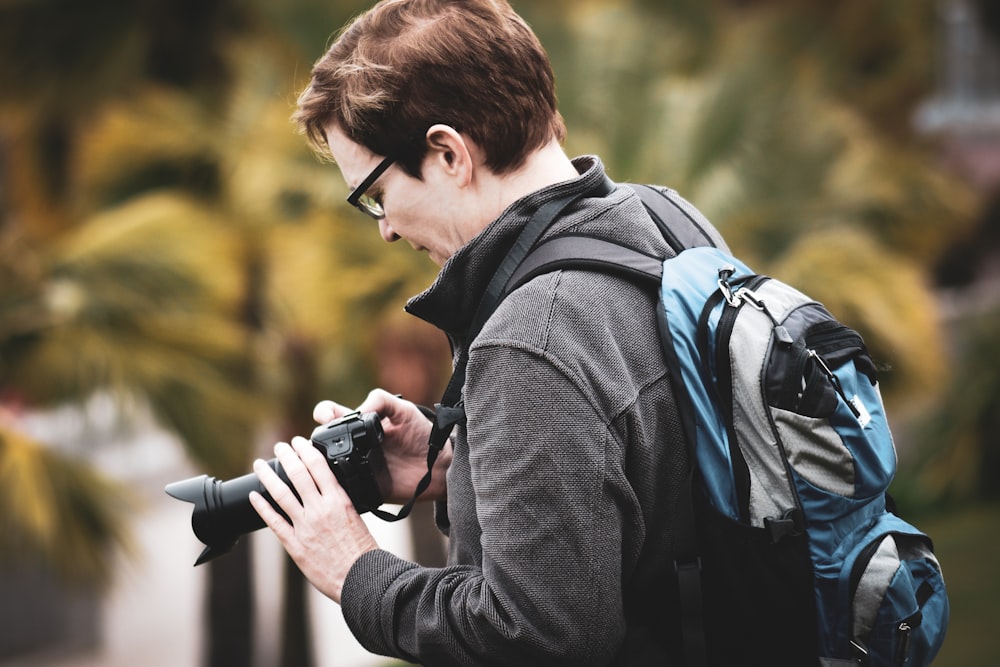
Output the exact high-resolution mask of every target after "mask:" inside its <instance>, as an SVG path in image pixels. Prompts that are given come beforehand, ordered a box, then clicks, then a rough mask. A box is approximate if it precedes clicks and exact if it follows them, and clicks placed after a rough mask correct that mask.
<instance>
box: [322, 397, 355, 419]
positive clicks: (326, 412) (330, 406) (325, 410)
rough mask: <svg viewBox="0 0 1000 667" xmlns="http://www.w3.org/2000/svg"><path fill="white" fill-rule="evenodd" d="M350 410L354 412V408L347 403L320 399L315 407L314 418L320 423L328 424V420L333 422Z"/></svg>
mask: <svg viewBox="0 0 1000 667" xmlns="http://www.w3.org/2000/svg"><path fill="white" fill-rule="evenodd" d="M350 412H354V410H352V409H351V408H349V407H347V406H346V405H341V404H340V403H335V402H333V401H320V402H319V403H317V404H316V407H314V408H313V419H315V420H316V422H317V423H319V424H326V423H327V422H332V421H333V420H334V419H340V418H341V417H343V416H344V415H346V414H348V413H350Z"/></svg>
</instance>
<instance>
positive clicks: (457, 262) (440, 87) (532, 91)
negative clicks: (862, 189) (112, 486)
mask: <svg viewBox="0 0 1000 667" xmlns="http://www.w3.org/2000/svg"><path fill="white" fill-rule="evenodd" d="M297 120H298V122H299V123H300V125H301V127H302V128H303V130H304V132H305V133H306V134H307V136H308V137H309V139H310V140H311V142H312V143H313V144H314V146H315V147H317V148H318V149H320V150H323V151H328V152H329V154H330V155H331V156H332V158H333V160H334V161H335V162H336V164H337V165H338V166H339V168H340V170H341V172H342V174H343V176H344V179H345V180H346V182H347V184H348V186H349V187H351V188H352V189H353V192H352V194H351V196H350V197H349V201H350V202H351V203H353V204H354V205H355V206H357V207H358V208H359V209H361V210H362V211H363V212H365V213H366V214H368V215H369V216H370V217H371V218H374V219H375V220H377V224H378V226H379V231H380V233H381V235H382V237H383V238H384V239H385V240H386V241H389V242H392V241H395V240H398V239H403V240H405V241H407V242H408V243H409V244H410V245H412V246H413V247H414V248H415V249H416V250H420V251H425V252H427V254H428V255H429V257H430V258H431V260H433V261H434V262H435V263H437V264H438V265H440V266H441V271H440V274H439V275H438V277H437V280H436V281H435V283H434V284H433V285H432V286H431V287H430V288H429V289H428V290H427V291H426V292H424V293H422V294H420V295H418V296H417V297H415V298H413V299H412V300H411V301H410V302H409V304H408V305H407V310H408V311H409V312H410V313H411V314H413V315H416V316H417V317H420V318H423V319H425V320H427V321H429V322H431V323H432V324H434V325H436V326H437V327H438V328H440V329H442V330H443V331H444V332H446V333H447V334H448V336H449V337H450V340H451V342H452V345H453V347H454V349H455V351H456V353H458V354H460V353H461V352H462V351H463V350H466V351H467V352H468V370H467V373H466V380H465V384H464V387H463V398H464V407H465V413H466V423H465V424H464V425H459V426H458V428H456V430H455V432H454V434H453V437H452V439H451V442H450V444H449V445H448V446H447V447H446V448H445V450H444V451H443V452H442V454H441V456H439V457H438V459H437V462H436V463H435V465H434V470H433V475H432V483H431V486H430V487H429V488H428V489H427V490H426V491H425V492H424V493H423V494H422V496H421V498H422V499H430V500H435V501H437V522H438V525H439V526H440V528H441V529H442V530H443V531H444V532H445V533H446V534H447V535H448V537H449V562H448V566H447V567H445V568H440V569H431V568H424V567H420V566H418V565H417V564H414V563H411V562H407V561H405V560H403V559H401V558H399V557H397V556H394V555H392V554H390V553H387V552H385V551H383V550H380V549H379V548H378V545H377V544H376V542H375V540H374V539H373V538H372V536H371V534H370V533H369V532H368V530H367V528H366V526H365V524H364V522H363V521H362V520H361V518H360V517H359V516H358V514H357V513H356V512H355V511H354V509H353V507H352V505H351V502H350V499H349V498H348V497H347V495H346V493H345V492H344V491H343V490H342V489H341V488H340V487H339V485H338V484H337V482H336V479H335V477H334V476H333V475H332V473H331V472H330V470H329V468H328V467H327V464H326V462H325V460H324V459H322V458H321V457H320V455H319V454H318V452H317V451H316V450H315V449H314V448H313V447H312V446H311V445H310V444H309V442H308V441H307V440H305V439H301V438H296V439H295V440H294V441H293V442H292V443H291V444H290V445H289V444H285V443H279V444H278V445H277V446H276V447H275V453H276V455H277V456H278V458H279V459H280V462H281V464H282V466H283V467H284V469H285V470H286V471H287V473H288V475H289V478H290V479H291V481H292V483H293V485H294V487H295V490H296V492H297V494H298V496H299V497H300V498H301V501H300V500H299V499H297V498H296V496H295V495H293V493H292V491H291V489H290V488H289V487H288V486H286V485H285V484H284V483H282V482H281V481H280V480H279V479H278V478H277V476H276V475H274V473H273V472H272V471H271V470H270V469H269V468H268V467H267V466H266V465H262V464H261V463H260V462H258V463H257V464H255V470H256V472H257V474H258V475H259V476H260V478H261V480H262V482H263V484H264V485H265V487H266V488H267V489H268V491H269V492H270V493H271V495H272V496H273V497H274V499H275V501H276V502H277V503H278V504H279V505H280V506H281V507H282V508H283V510H284V511H285V513H286V514H287V515H288V517H289V519H290V520H291V522H290V523H289V521H287V520H285V519H284V518H282V517H281V516H280V515H279V514H278V513H277V512H276V511H274V509H272V508H271V507H270V505H269V504H268V503H267V502H266V501H264V500H263V499H262V498H261V497H260V496H259V495H256V494H255V495H254V496H253V497H252V499H251V500H252V502H253V505H254V507H255V508H256V510H257V511H258V512H259V513H260V515H261V516H262V517H263V519H264V520H265V521H266V522H267V524H268V526H269V527H270V528H271V529H272V530H273V531H274V533H275V534H276V535H277V537H278V539H279V540H280V541H281V543H282V544H283V546H284V547H285V548H286V550H287V551H288V553H289V554H290V555H291V557H292V558H293V559H294V560H295V562H296V563H297V564H298V566H299V567H300V568H301V569H302V571H303V573H304V574H305V575H306V577H307V578H308V579H309V580H310V581H311V582H312V583H313V584H314V585H315V586H316V587H317V588H318V589H319V590H320V591H322V592H323V593H325V594H326V595H328V596H329V597H330V598H332V599H333V600H334V601H336V602H338V603H340V604H341V605H342V607H343V612H344V616H345V618H346V620H347V623H348V624H349V626H350V628H351V629H352V631H353V632H354V634H355V635H356V637H357V638H358V640H359V641H360V642H361V643H362V644H363V645H364V646H365V647H366V648H368V649H369V650H371V651H373V652H375V653H379V654H384V655H390V656H397V657H400V658H403V659H406V660H410V661H414V662H419V663H422V664H427V665H511V664H518V665H574V666H578V665H605V664H618V665H642V664H665V663H668V662H670V661H671V660H673V659H676V656H677V655H678V654H679V647H678V645H677V644H678V641H679V640H678V636H679V635H678V631H677V627H678V624H677V622H676V620H677V619H676V618H675V616H676V600H675V597H676V590H675V587H676V584H675V583H674V577H673V574H674V573H673V567H672V560H671V557H670V553H671V546H672V545H671V535H670V531H669V528H668V527H669V516H670V513H671V510H672V508H673V506H674V504H675V502H676V496H677V492H678V486H679V484H678V483H676V480H679V479H680V477H681V476H682V475H683V472H684V470H685V469H686V467H687V462H686V460H685V455H684V448H683V447H682V446H671V445H672V443H671V440H672V439H673V440H674V442H676V441H677V440H678V439H679V438H681V433H680V431H679V427H678V417H677V408H676V404H675V401H674V399H673V396H672V393H671V390H670V384H669V379H668V377H667V374H666V370H665V362H664V359H663V357H662V353H661V350H660V347H659V343H658V341H657V340H656V338H655V336H650V335H649V332H650V331H655V327H656V323H655V309H654V304H655V295H653V294H652V293H650V292H649V291H648V290H646V289H644V288H641V287H639V286H638V285H635V284H632V283H631V282H629V281H628V280H625V279H623V278H620V277H614V276H611V275H605V274H603V273H596V272H587V271H569V270H566V271H556V272H552V273H548V274H545V275H542V276H539V277H537V278H535V279H533V280H531V281H530V282H528V283H527V284H525V285H524V286H523V287H521V288H519V289H518V290H516V291H515V292H514V293H512V294H511V295H510V296H509V297H508V298H506V299H505V300H504V301H503V302H502V304H501V305H500V307H499V308H498V309H497V310H496V312H495V313H494V314H493V315H492V316H491V317H490V318H489V320H488V321H487V322H486V324H485V326H484V327H483V329H482V331H481V333H480V334H479V335H478V336H476V337H475V340H468V339H467V338H468V336H467V332H468V329H469V325H470V322H471V321H472V319H473V316H474V314H475V312H476V308H477V306H478V304H479V301H480V298H481V296H482V294H483V292H484V290H485V287H486V285H487V283H488V282H489V280H490V278H491V277H492V276H493V274H494V272H495V271H496V269H497V267H498V266H499V265H500V263H501V262H502V260H503V258H504V257H505V255H506V254H507V252H508V250H509V249H510V248H511V246H512V245H513V244H514V241H515V239H516V237H517V235H518V233H519V232H520V231H521V230H522V229H523V228H524V226H525V225H526V224H527V223H528V221H529V220H531V218H532V217H533V215H534V214H535V213H536V212H537V211H538V209H539V208H540V207H542V206H543V205H544V204H546V203H548V202H551V201H553V200H555V199H557V198H559V197H561V196H563V195H566V194H572V193H575V194H579V195H581V196H580V198H579V199H578V200H576V201H575V202H574V203H573V204H571V205H570V206H569V208H567V209H566V210H565V211H564V213H563V214H562V215H561V216H559V217H558V219H557V220H556V221H555V223H554V224H553V225H552V227H551V228H550V229H549V230H548V231H547V232H546V236H549V235H553V234H564V233H567V232H571V233H578V234H586V235H590V236H596V237H601V238H606V239H609V240H614V241H618V242H621V243H625V244H627V245H629V246H631V247H633V248H635V249H637V250H640V251H642V252H645V253H647V254H650V255H664V254H666V253H667V252H669V251H668V250H667V246H666V243H665V242H664V240H663V239H662V237H661V235H660V233H659V232H658V231H657V229H656V227H655V225H654V224H653V222H652V221H651V220H650V219H649V218H648V216H647V215H646V214H645V212H644V209H643V207H642V204H641V202H640V201H639V199H638V198H637V197H636V196H635V194H634V193H633V192H632V191H631V190H630V189H629V188H627V187H615V188H613V190H612V191H611V192H610V194H608V193H605V192H602V191H601V190H600V186H601V185H602V184H603V183H604V182H605V176H604V172H603V167H602V165H601V163H600V161H599V160H598V159H597V158H595V157H583V158H577V159H576V160H570V159H569V158H568V157H567V156H566V155H565V153H564V152H563V150H562V148H561V145H560V144H561V141H562V139H563V137H564V134H565V128H564V125H563V122H562V119H561V117H560V115H559V113H558V111H557V109H556V101H555V91H554V82H553V75H552V71H551V67H550V64H549V62H548V58H547V56H546V54H545V52H544V50H543V49H542V47H541V45H540V44H539V43H538V40H537V38H536V37H535V35H534V34H533V33H532V31H531V30H530V28H529V27H528V26H527V25H526V24H525V23H524V21H523V20H522V19H521V18H520V17H519V16H518V15H517V14H515V13H514V11H513V10H512V9H511V8H510V7H509V6H508V5H507V4H506V2H505V0H466V1H459V0H452V1H448V0H383V2H380V3H379V4H377V5H376V6H375V7H374V8H372V9H371V10H370V11H369V12H368V13H366V14H364V15H362V16H361V17H359V18H358V19H356V20H355V21H354V22H353V23H351V24H350V25H349V26H348V27H347V28H346V29H345V30H344V31H343V32H342V33H341V34H340V36H339V38H338V39H337V40H336V42H335V43H334V44H333V46H332V47H331V48H330V49H329V51H328V52H327V53H326V54H325V55H324V56H323V57H322V58H321V59H320V60H319V61H318V62H317V64H316V66H315V67H314V69H313V77H312V81H311V83H310V85H309V87H308V88H307V89H306V90H305V91H304V93H303V94H302V96H301V97H300V99H299V109H298V111H297ZM359 408H360V409H361V410H363V411H374V412H377V413H378V414H379V415H380V416H381V417H382V420H383V425H384V429H385V441H384V451H385V455H386V459H387V463H388V466H389V470H390V474H391V488H389V489H383V491H384V492H385V493H384V495H385V497H386V499H387V500H388V501H389V502H405V501H406V500H408V499H409V498H410V497H412V495H413V493H414V489H415V487H416V486H417V484H418V482H419V480H420V479H421V478H422V477H423V476H424V474H425V473H426V472H427V458H426V455H427V442H428V436H429V433H430V431H431V422H430V421H428V419H427V418H426V417H425V416H424V415H423V414H422V413H421V412H420V410H419V409H418V408H417V407H416V406H415V405H413V404H412V403H410V402H408V401H406V400H403V399H400V398H397V397H395V396H392V395H390V394H389V393H387V392H385V391H382V390H375V391H373V392H372V393H371V394H370V395H369V396H368V398H367V399H366V400H365V401H364V403H362V405H361V406H359ZM348 411H349V410H348V408H347V407H345V406H342V405H339V404H337V403H334V402H331V401H324V402H322V403H320V404H319V405H317V406H316V409H315V415H314V416H315V418H316V419H317V420H318V421H320V422H325V421H328V420H330V419H333V418H335V417H339V416H341V415H343V414H345V413H346V412H348Z"/></svg>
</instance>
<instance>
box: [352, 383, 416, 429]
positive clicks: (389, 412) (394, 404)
mask: <svg viewBox="0 0 1000 667" xmlns="http://www.w3.org/2000/svg"><path fill="white" fill-rule="evenodd" d="M408 403H409V402H408V401H404V400H403V399H402V398H401V397H400V395H399V394H390V393H389V392H387V391H386V390H385V389H372V390H371V391H370V392H368V396H367V398H365V400H364V402H363V403H361V405H359V406H358V411H359V412H374V413H376V414H378V415H379V416H380V417H381V418H382V419H388V420H389V421H394V420H395V418H396V416H397V415H398V414H399V413H400V412H401V411H403V410H404V409H405V407H406V405H407V404H408Z"/></svg>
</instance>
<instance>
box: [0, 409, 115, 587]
mask: <svg viewBox="0 0 1000 667" xmlns="http://www.w3.org/2000/svg"><path fill="white" fill-rule="evenodd" d="M0 417H2V415H0ZM132 500H133V499H132V498H131V497H130V496H129V494H128V492H127V491H126V490H125V488H124V487H123V486H121V485H119V484H116V483H113V482H111V481H109V480H107V479H105V478H104V477H102V476H101V475H100V474H99V473H97V472H96V471H94V470H93V469H92V468H91V467H90V466H89V465H87V464H85V463H82V462H80V461H78V460H76V459H74V458H70V457H66V456H64V455H61V454H59V453H57V452H54V451H52V450H51V449H50V448H49V447H47V446H46V445H43V444H40V443H38V442H34V441H32V440H31V439H30V438H27V437H25V436H24V435H23V434H22V433H20V432H19V431H17V430H14V429H11V428H9V427H8V426H7V424H5V423H4V421H3V420H0V508H3V510H2V511H0V564H4V565H7V566H10V565H18V566H25V565H31V566H38V565H41V566H43V567H45V568H47V569H49V570H50V571H52V572H55V573H56V574H57V575H58V576H60V577H62V578H63V579H65V580H67V581H69V582H70V583H74V584H81V583H82V584H85V585H88V586H89V585H94V584H97V585H108V584H110V583H111V580H112V577H113V574H114V568H113V567H112V565H113V563H114V562H115V560H114V558H113V554H112V553H111V552H110V550H109V546H110V545H118V546H119V547H124V548H126V550H130V544H131V543H130V540H129V537H128V528H127V526H128V519H129V514H130V512H129V510H130V508H131V507H132V506H134V502H132ZM67 517H72V520H71V521H67V520H66V518H67Z"/></svg>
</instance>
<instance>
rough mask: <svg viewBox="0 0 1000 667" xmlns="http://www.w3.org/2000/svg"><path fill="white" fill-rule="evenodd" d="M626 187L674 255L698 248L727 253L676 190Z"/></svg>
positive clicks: (720, 240) (718, 237) (709, 225)
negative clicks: (644, 208) (717, 249)
mask: <svg viewBox="0 0 1000 667" xmlns="http://www.w3.org/2000/svg"><path fill="white" fill-rule="evenodd" d="M627 185H628V186H629V187H631V188H632V189H633V190H635V193H636V194H637V195H639V199H641V200H642V205H643V206H645V207H646V212H647V213H649V217H650V218H652V219H653V222H655V223H656V226H657V227H659V229H660V233H661V234H663V238H664V239H665V240H666V241H667V243H668V244H669V245H670V247H671V249H672V250H673V251H674V253H675V254H680V252H681V251H682V250H686V249H688V248H697V247H700V246H711V247H714V248H720V249H722V250H725V251H727V252H728V251H729V247H728V246H727V245H726V242H725V240H724V239H723V238H722V235H721V234H719V232H718V230H717V229H716V228H715V226H713V225H712V223H710V222H709V221H708V219H707V218H706V217H705V216H704V215H702V214H701V211H699V210H698V209H696V208H695V207H694V206H692V205H691V204H690V203H689V202H688V201H687V200H686V199H684V198H683V197H681V196H680V195H679V194H677V192H676V191H675V190H671V189H670V188H658V187H653V186H651V185H639V184H637V183H628V184H627Z"/></svg>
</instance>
